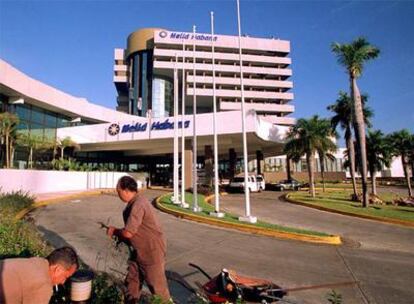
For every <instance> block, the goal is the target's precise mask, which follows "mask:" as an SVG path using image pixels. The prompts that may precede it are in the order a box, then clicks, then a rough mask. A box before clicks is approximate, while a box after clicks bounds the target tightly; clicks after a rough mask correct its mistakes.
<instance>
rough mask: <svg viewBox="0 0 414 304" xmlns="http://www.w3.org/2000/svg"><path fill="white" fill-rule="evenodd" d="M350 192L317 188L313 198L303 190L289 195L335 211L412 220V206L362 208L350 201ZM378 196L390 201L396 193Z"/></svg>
mask: <svg viewBox="0 0 414 304" xmlns="http://www.w3.org/2000/svg"><path fill="white" fill-rule="evenodd" d="M351 194H352V190H340V191H335V190H327V192H325V193H323V192H322V190H318V191H317V193H316V197H315V198H312V197H311V196H310V195H309V194H308V192H305V191H298V192H292V193H291V194H290V196H289V197H290V198H291V199H293V200H297V201H300V202H303V203H308V204H311V205H315V206H320V207H325V208H329V209H333V210H337V211H342V212H349V213H353V214H360V215H368V216H373V217H378V218H387V219H396V220H403V221H409V222H414V208H412V207H397V206H392V205H370V206H369V207H368V208H362V207H361V204H360V203H357V202H352V201H350V195H351ZM379 196H380V197H381V199H382V200H384V201H385V202H391V201H392V199H394V198H396V195H395V194H393V193H391V192H384V193H380V194H379Z"/></svg>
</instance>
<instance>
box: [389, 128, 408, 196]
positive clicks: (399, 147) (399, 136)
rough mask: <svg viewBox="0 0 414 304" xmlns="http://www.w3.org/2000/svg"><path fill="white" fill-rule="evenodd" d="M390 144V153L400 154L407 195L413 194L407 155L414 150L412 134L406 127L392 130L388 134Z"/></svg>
mask: <svg viewBox="0 0 414 304" xmlns="http://www.w3.org/2000/svg"><path fill="white" fill-rule="evenodd" d="M389 138H390V142H391V145H392V155H393V156H401V163H402V166H403V170H404V176H405V179H406V181H407V187H408V195H409V196H410V197H411V196H413V192H412V189H411V180H410V161H409V157H410V155H412V154H413V153H414V152H413V150H414V135H413V134H410V132H409V131H408V130H407V129H403V130H400V131H397V132H394V133H392V134H391V135H390V137H389Z"/></svg>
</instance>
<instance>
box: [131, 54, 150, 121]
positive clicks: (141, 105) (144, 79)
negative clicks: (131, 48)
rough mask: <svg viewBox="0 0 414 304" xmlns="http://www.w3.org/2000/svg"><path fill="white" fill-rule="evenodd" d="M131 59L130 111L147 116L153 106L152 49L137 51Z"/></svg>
mask: <svg viewBox="0 0 414 304" xmlns="http://www.w3.org/2000/svg"><path fill="white" fill-rule="evenodd" d="M129 60H130V64H131V66H132V75H131V76H132V77H131V83H130V96H129V113H130V114H133V115H138V116H144V117H145V116H146V115H147V111H148V109H151V107H152V102H151V101H152V77H153V75H152V70H153V66H152V51H151V50H148V51H141V52H137V53H135V54H133V55H131V56H130V59H129Z"/></svg>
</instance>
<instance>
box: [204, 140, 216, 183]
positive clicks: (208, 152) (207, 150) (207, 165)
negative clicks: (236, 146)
mask: <svg viewBox="0 0 414 304" xmlns="http://www.w3.org/2000/svg"><path fill="white" fill-rule="evenodd" d="M204 170H205V173H206V183H207V185H209V186H210V187H211V186H213V177H214V166H213V149H212V148H211V146H210V145H207V146H204Z"/></svg>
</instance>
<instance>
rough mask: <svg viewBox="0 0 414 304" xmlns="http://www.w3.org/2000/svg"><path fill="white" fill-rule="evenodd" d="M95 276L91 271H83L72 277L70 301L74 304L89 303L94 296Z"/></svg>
mask: <svg viewBox="0 0 414 304" xmlns="http://www.w3.org/2000/svg"><path fill="white" fill-rule="evenodd" d="M93 278H94V274H93V272H92V271H90V270H86V269H82V270H78V271H76V272H75V274H74V275H73V276H72V277H71V279H70V280H71V288H70V299H71V301H72V303H76V304H83V303H88V302H89V300H90V298H91V295H92V281H93Z"/></svg>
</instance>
